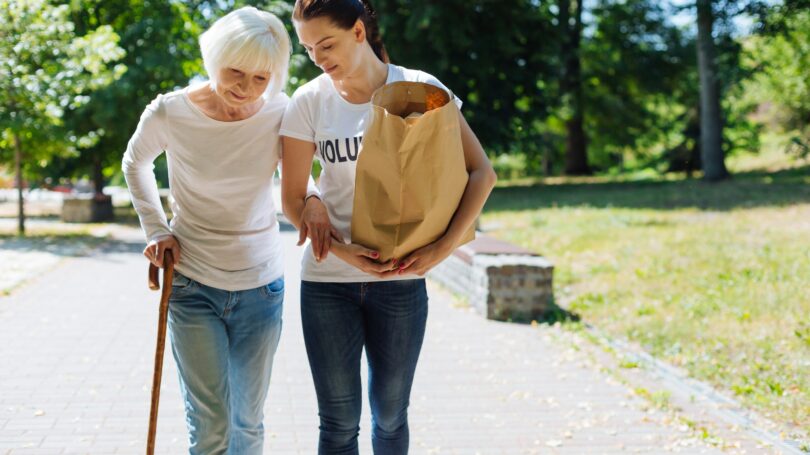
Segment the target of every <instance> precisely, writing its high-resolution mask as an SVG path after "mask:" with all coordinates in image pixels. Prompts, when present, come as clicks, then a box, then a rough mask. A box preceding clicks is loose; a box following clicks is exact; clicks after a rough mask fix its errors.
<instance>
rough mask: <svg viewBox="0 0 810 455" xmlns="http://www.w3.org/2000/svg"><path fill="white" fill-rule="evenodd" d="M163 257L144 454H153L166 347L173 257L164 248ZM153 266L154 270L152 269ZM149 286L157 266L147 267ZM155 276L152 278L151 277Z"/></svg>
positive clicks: (155, 280) (154, 282) (155, 274)
mask: <svg viewBox="0 0 810 455" xmlns="http://www.w3.org/2000/svg"><path fill="white" fill-rule="evenodd" d="M164 254H165V256H164V258H163V289H162V291H161V294H160V309H159V312H158V330H157V344H156V346H155V369H154V374H153V375H152V404H151V407H150V410H149V434H148V436H147V438H146V454H147V455H154V453H155V438H156V435H157V417H158V406H159V404H160V382H161V378H162V377H163V352H164V350H165V349H166V323H167V321H168V318H169V298H170V297H171V295H172V278H173V276H174V258H173V257H172V253H171V251H169V250H166V252H165V253H164ZM153 268H154V271H153ZM149 276H150V278H149V283H150V288H152V289H157V287H153V284H157V279H156V278H157V267H155V266H154V265H150V267H149ZM153 277H154V278H155V279H154V280H153V279H152V278H153Z"/></svg>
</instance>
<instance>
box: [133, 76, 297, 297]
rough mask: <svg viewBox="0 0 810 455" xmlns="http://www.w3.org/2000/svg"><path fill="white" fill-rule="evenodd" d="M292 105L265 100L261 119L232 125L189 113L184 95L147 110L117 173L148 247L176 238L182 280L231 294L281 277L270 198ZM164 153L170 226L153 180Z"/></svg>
mask: <svg viewBox="0 0 810 455" xmlns="http://www.w3.org/2000/svg"><path fill="white" fill-rule="evenodd" d="M288 100H289V98H288V97H287V96H286V95H284V94H279V95H277V96H276V97H274V98H272V99H265V100H264V105H263V106H262V108H261V109H260V110H259V112H257V113H256V114H254V115H252V116H251V117H249V118H247V119H243V120H239V121H233V122H223V121H219V120H214V119H212V118H210V117H208V116H207V115H205V114H204V113H203V112H202V111H201V110H200V109H199V108H197V107H196V106H195V105H194V104H192V102H191V100H190V99H189V97H188V88H186V89H182V90H178V91H175V92H172V93H168V94H165V95H159V96H158V97H157V98H155V100H154V101H152V103H151V104H149V106H147V108H146V110H145V111H144V113H143V115H142V116H141V120H140V123H139V124H138V128H137V130H136V131H135V134H134V135H133V136H132V139H130V141H129V144H128V146H127V150H126V153H125V154H124V159H123V164H122V168H123V171H124V176H125V178H126V181H127V185H128V186H129V190H130V193H131V195H132V203H133V205H134V207H135V210H136V211H137V212H138V217H139V218H140V221H141V226H142V227H143V230H144V232H145V234H146V240H147V242H148V241H151V240H155V239H158V238H160V237H164V236H167V235H174V236H175V238H176V239H177V240H178V242H179V243H180V251H181V253H180V263H179V264H178V265H177V267H176V269H177V270H178V271H179V272H180V273H182V274H184V275H186V276H188V277H189V278H192V279H194V280H197V281H199V282H201V283H203V284H205V285H208V286H212V287H215V288H219V289H224V290H228V291H238V290H245V289H252V288H256V287H259V286H262V285H265V284H267V283H269V282H271V281H273V280H275V279H277V278H279V277H281V276H282V275H283V259H282V247H281V241H280V234H279V226H278V220H277V219H276V208H275V207H274V203H273V197H272V196H273V194H272V191H273V174H274V172H275V170H276V168H277V166H278V162H279V159H280V156H281V143H280V139H279V135H278V131H279V127H280V125H281V119H282V116H283V115H284V109H285V108H286V106H287V102H288ZM163 151H165V152H166V156H167V159H168V167H169V186H170V192H171V195H172V199H173V202H172V214H173V217H172V221H171V225H170V224H169V223H167V220H166V215H165V213H164V212H163V208H162V207H161V204H160V196H159V194H158V188H157V183H156V180H155V175H154V172H153V169H154V165H153V162H154V160H155V158H157V157H158V155H160V154H161V153H162V152H163Z"/></svg>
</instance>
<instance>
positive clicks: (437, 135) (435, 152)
mask: <svg viewBox="0 0 810 455" xmlns="http://www.w3.org/2000/svg"><path fill="white" fill-rule="evenodd" d="M371 103H372V109H373V112H372V117H371V121H370V123H369V125H368V127H367V128H366V131H365V133H364V135H363V145H362V149H361V153H360V155H359V157H358V160H357V173H356V177H355V190H354V211H353V213H352V243H357V244H360V245H363V246H366V247H368V248H372V249H375V250H377V251H379V252H380V260H381V261H383V262H384V261H388V260H389V259H391V258H397V259H402V258H403V257H405V256H407V255H408V254H410V253H411V252H413V251H414V250H416V249H418V248H421V247H423V246H425V245H427V244H429V243H432V242H434V241H436V240H437V239H438V238H439V237H441V236H442V234H444V232H445V231H446V230H447V226H448V225H449V224H450V220H451V218H452V217H453V214H454V213H455V212H456V209H457V208H458V205H459V202H460V201H461V196H462V194H463V193H464V189H465V187H466V186H467V180H468V178H469V175H468V174H467V168H466V165H465V161H464V151H463V149H462V146H461V131H460V127H459V110H458V107H457V106H456V104H455V103H453V102H452V100H451V96H450V95H449V94H448V93H447V92H446V91H445V90H442V89H441V88H439V87H436V86H434V85H430V84H425V83H421V82H394V83H391V84H386V85H384V86H382V87H380V88H379V89H378V90H377V91H376V92H374V95H373V96H372V98H371ZM406 117H408V118H407V119H406ZM474 237H475V230H474V228H473V227H470V229H469V231H468V232H467V233H466V234H465V236H464V239H463V240H462V242H461V244H463V243H467V242H469V241H470V240H472V239H473V238H474Z"/></svg>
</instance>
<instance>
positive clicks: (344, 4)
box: [293, 0, 388, 63]
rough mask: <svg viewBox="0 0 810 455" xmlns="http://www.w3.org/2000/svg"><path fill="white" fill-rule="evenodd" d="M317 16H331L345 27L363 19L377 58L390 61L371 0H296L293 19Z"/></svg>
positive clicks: (304, 19) (339, 24) (308, 18)
mask: <svg viewBox="0 0 810 455" xmlns="http://www.w3.org/2000/svg"><path fill="white" fill-rule="evenodd" d="M317 17H326V18H329V20H331V21H332V22H333V23H334V24H335V25H337V26H338V27H340V28H343V29H349V28H351V27H352V26H354V24H355V22H357V19H360V20H362V21H363V25H365V27H366V41H368V44H370V45H371V49H372V50H373V51H374V54H375V55H376V56H377V58H379V59H380V60H382V61H383V62H385V63H388V53H387V52H386V51H385V45H383V42H382V36H380V27H379V25H378V24H377V13H375V12H374V8H372V7H371V2H370V1H369V0H295V8H294V9H293V19H295V20H297V21H307V20H310V19H315V18H317Z"/></svg>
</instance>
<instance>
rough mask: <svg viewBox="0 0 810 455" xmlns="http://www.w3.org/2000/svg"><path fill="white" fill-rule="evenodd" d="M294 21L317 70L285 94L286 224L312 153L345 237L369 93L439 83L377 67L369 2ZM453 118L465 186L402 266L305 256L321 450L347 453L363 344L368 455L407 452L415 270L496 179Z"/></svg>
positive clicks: (298, 208)
mask: <svg viewBox="0 0 810 455" xmlns="http://www.w3.org/2000/svg"><path fill="white" fill-rule="evenodd" d="M293 21H294V25H295V30H296V33H297V34H298V38H299V41H300V42H301V45H302V46H303V47H304V48H305V49H306V51H307V53H308V54H309V57H310V59H311V60H312V61H313V62H314V63H315V64H316V65H317V66H318V67H319V68H321V70H322V71H323V74H321V75H320V76H319V77H318V78H316V79H314V80H312V81H310V82H308V83H307V84H305V85H304V86H302V87H300V88H299V89H298V90H296V92H295V94H294V95H293V97H292V100H291V101H290V104H289V106H288V108H287V112H286V113H285V115H284V121H283V123H282V127H281V131H280V134H281V136H282V137H283V148H284V161H283V162H282V167H283V175H284V179H283V181H282V194H283V200H284V205H285V213H286V214H287V216H288V218H290V219H291V220H292V221H293V222H294V223H298V222H299V221H300V220H301V219H302V218H305V217H309V215H308V212H309V211H310V206H309V202H305V198H307V190H306V180H307V177H308V176H309V172H310V170H311V167H312V160H313V158H314V157H316V156H317V157H318V159H319V161H320V163H321V167H322V169H323V170H322V173H321V177H320V188H319V190H320V196H319V197H320V198H321V199H322V201H323V204H324V205H325V206H326V210H327V212H328V215H329V221H330V222H331V224H332V226H334V228H335V229H336V230H337V231H338V232H339V233H340V234H341V235H342V236H343V237H344V238H347V239H348V238H349V237H350V234H351V218H352V205H353V199H354V198H353V195H354V189H355V188H354V177H355V166H356V160H357V156H358V154H359V152H360V151H359V144H360V142H361V141H362V134H363V131H364V129H365V126H366V124H367V122H368V121H369V119H370V115H369V113H370V111H371V109H370V100H371V95H372V93H373V92H374V91H375V90H376V89H377V88H379V87H381V86H383V85H384V84H386V83H390V82H395V81H403V80H404V81H414V82H427V83H431V84H434V85H437V86H439V87H442V88H444V87H443V85H442V84H441V83H440V82H439V81H438V80H437V79H436V78H434V77H433V76H430V75H429V74H426V73H423V72H421V71H417V70H411V69H407V68H403V67H400V66H396V65H393V64H389V63H388V59H387V56H386V53H385V48H384V47H383V45H382V40H381V39H380V36H379V32H378V30H377V23H376V17H375V15H374V12H373V10H372V9H371V6H370V5H369V4H368V2H365V1H360V0H298V1H296V3H295V9H294V11H293ZM459 121H460V124H461V132H462V133H461V134H462V144H463V148H464V156H465V159H466V163H467V170H468V172H469V181H468V184H467V188H466V190H465V192H464V194H463V197H462V200H461V203H460V205H459V207H458V209H457V211H456V213H455V216H454V218H453V219H452V221H451V224H450V226H449V228H448V229H447V231H446V232H445V234H444V235H443V236H442V237H441V238H440V239H439V240H437V241H436V242H434V243H432V244H430V245H427V246H425V247H424V248H421V249H419V250H417V251H416V252H414V253H413V254H411V255H410V256H408V257H407V258H400V259H401V263H397V262H396V261H395V260H391V261H389V262H387V263H384V264H379V263H378V262H377V261H376V260H375V259H376V258H377V257H378V254H377V252H376V251H372V250H370V249H368V248H366V247H365V246H364V245H356V244H344V243H343V242H339V241H333V242H332V243H331V250H330V252H331V254H328V255H323V254H321V255H320V257H317V258H316V257H314V256H313V255H312V254H310V252H307V253H305V254H304V260H303V268H302V272H301V276H302V282H301V318H302V323H303V329H304V341H305V343H306V348H307V355H308V357H309V364H310V370H311V372H312V377H313V380H314V383H315V391H316V394H317V397H318V408H319V416H320V419H321V423H320V441H319V453H321V454H332V453H340V454H356V453H357V452H358V448H357V447H358V446H357V435H358V431H359V425H358V424H359V421H360V411H361V409H362V406H361V404H362V386H361V381H360V358H361V353H362V351H363V349H364V348H365V351H366V355H367V358H368V368H369V384H368V388H369V400H370V405H371V406H370V407H371V412H372V430H371V440H372V445H373V447H374V452H375V453H376V454H378V455H382V454H384V455H398V454H405V453H407V452H408V444H409V435H408V433H409V432H408V420H407V408H408V400H409V397H410V390H411V384H412V382H413V377H414V372H415V370H416V363H417V359H418V357H419V352H420V350H421V346H422V339H423V336H424V332H425V323H426V320H427V293H426V290H425V281H424V279H422V278H421V275H424V273H425V272H427V271H428V270H429V269H430V268H431V267H433V266H434V265H436V264H437V263H438V262H440V261H441V260H442V259H444V258H445V257H447V256H448V255H449V254H450V253H451V252H452V251H453V249H454V248H455V246H456V245H457V244H458V243H459V241H460V239H461V238H462V236H463V234H464V233H465V232H466V230H467V229H468V228H469V227H470V226H471V225H472V224H473V223H474V220H475V218H476V216H477V215H478V213H479V212H480V211H481V208H482V207H483V205H484V201H485V200H486V198H487V197H488V195H489V193H490V191H491V190H492V187H493V185H494V184H495V173H494V171H493V170H492V166H491V165H490V163H489V160H488V159H487V157H486V155H485V153H484V151H483V149H482V148H481V145H480V144H479V142H478V140H477V139H476V137H475V135H474V134H473V132H472V131H471V130H470V127H469V126H468V125H467V122H466V121H465V120H464V119H463V117H462V118H460V119H459ZM313 199H315V198H312V197H311V198H309V199H308V200H309V201H312V200H313ZM317 207H318V206H316V205H314V204H313V206H312V208H313V209H314V208H317ZM304 212H307V214H305V213H304Z"/></svg>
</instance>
